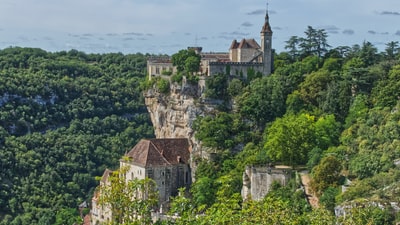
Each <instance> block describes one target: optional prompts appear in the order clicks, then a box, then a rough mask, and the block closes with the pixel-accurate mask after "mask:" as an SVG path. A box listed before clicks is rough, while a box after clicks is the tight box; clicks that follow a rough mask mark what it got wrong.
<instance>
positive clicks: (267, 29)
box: [261, 13, 272, 33]
mask: <svg viewBox="0 0 400 225" xmlns="http://www.w3.org/2000/svg"><path fill="white" fill-rule="evenodd" d="M261 33H272V29H271V25H269V16H268V13H267V14H266V15H265V23H264V26H263V27H262V29H261Z"/></svg>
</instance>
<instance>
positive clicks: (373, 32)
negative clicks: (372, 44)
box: [368, 30, 376, 34]
mask: <svg viewBox="0 0 400 225" xmlns="http://www.w3.org/2000/svg"><path fill="white" fill-rule="evenodd" d="M368 34H376V31H373V30H369V31H368Z"/></svg>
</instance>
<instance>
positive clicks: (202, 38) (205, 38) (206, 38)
mask: <svg viewBox="0 0 400 225" xmlns="http://www.w3.org/2000/svg"><path fill="white" fill-rule="evenodd" d="M199 39H200V40H208V37H201V38H199Z"/></svg>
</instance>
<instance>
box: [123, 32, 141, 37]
mask: <svg viewBox="0 0 400 225" xmlns="http://www.w3.org/2000/svg"><path fill="white" fill-rule="evenodd" d="M122 35H128V36H143V35H144V34H143V33H136V32H130V33H123V34H122Z"/></svg>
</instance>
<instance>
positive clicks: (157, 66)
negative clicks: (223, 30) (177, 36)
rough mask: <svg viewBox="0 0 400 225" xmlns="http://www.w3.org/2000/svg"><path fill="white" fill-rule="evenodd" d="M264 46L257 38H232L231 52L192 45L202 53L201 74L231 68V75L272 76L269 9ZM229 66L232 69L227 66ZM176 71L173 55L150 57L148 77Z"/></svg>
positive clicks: (216, 72) (265, 24)
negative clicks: (238, 39)
mask: <svg viewBox="0 0 400 225" xmlns="http://www.w3.org/2000/svg"><path fill="white" fill-rule="evenodd" d="M260 36H261V45H260V44H258V43H257V41H256V40H254V39H242V40H241V41H240V42H238V41H237V40H233V41H232V44H231V46H230V48H229V52H222V53H215V52H204V53H203V52H202V48H201V47H189V48H188V49H193V50H195V51H196V53H198V54H199V55H200V56H201V62H200V71H199V74H200V75H205V76H211V75H215V74H218V73H226V72H227V70H229V71H230V75H236V76H242V77H247V73H248V72H249V71H253V72H259V73H261V74H264V75H269V74H271V73H272V71H273V53H272V52H273V51H272V29H271V26H270V24H269V16H268V11H267V12H266V15H265V21H264V24H263V26H262V29H261V32H260ZM227 68H229V69H227ZM166 70H168V71H173V72H176V68H175V67H174V66H173V65H172V62H171V58H170V57H162V58H160V57H156V58H150V59H149V60H148V61H147V72H148V75H149V79H151V78H152V77H153V76H160V75H162V71H166Z"/></svg>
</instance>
